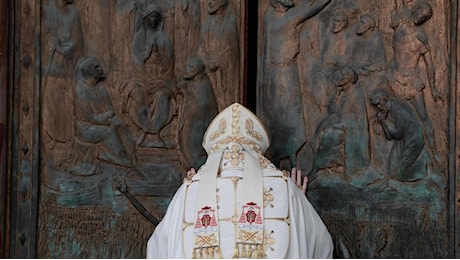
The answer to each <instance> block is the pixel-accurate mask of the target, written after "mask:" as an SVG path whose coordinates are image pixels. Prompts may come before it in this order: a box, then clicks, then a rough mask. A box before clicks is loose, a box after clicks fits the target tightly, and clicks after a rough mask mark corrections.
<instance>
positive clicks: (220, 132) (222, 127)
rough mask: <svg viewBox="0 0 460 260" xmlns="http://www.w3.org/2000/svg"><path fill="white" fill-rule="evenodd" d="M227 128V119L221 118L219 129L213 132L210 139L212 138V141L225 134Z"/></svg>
mask: <svg viewBox="0 0 460 260" xmlns="http://www.w3.org/2000/svg"><path fill="white" fill-rule="evenodd" d="M226 130H227V121H226V120H225V119H221V120H220V121H219V129H218V130H216V131H215V132H214V133H212V135H211V137H210V138H209V139H211V141H214V140H215V139H216V138H218V137H219V136H221V135H223V134H225V132H226Z"/></svg>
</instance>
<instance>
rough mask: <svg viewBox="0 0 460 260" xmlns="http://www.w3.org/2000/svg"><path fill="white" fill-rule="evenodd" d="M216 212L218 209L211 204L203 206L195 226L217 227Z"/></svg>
mask: <svg viewBox="0 0 460 260" xmlns="http://www.w3.org/2000/svg"><path fill="white" fill-rule="evenodd" d="M215 212H216V210H215V209H213V208H211V207H209V206H206V207H203V208H201V210H200V211H198V218H197V220H196V222H195V228H198V229H201V228H208V227H214V228H215V227H217V221H216V215H215Z"/></svg>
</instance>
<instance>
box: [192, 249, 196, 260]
mask: <svg viewBox="0 0 460 260" xmlns="http://www.w3.org/2000/svg"><path fill="white" fill-rule="evenodd" d="M192 259H196V249H195V248H194V249H193V253H192Z"/></svg>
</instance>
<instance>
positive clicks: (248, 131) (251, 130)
mask: <svg viewBox="0 0 460 260" xmlns="http://www.w3.org/2000/svg"><path fill="white" fill-rule="evenodd" d="M245 128H246V134H248V135H249V136H251V137H253V138H254V139H256V140H257V141H259V142H262V141H263V140H264V138H263V137H262V135H261V134H260V133H258V132H257V131H256V130H254V122H252V120H251V119H246V125H245Z"/></svg>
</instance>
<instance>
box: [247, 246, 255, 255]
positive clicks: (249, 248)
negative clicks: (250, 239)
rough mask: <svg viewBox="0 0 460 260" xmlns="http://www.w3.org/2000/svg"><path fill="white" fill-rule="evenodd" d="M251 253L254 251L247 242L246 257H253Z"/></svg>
mask: <svg viewBox="0 0 460 260" xmlns="http://www.w3.org/2000/svg"><path fill="white" fill-rule="evenodd" d="M253 253H254V250H252V246H251V244H249V245H248V255H247V257H248V258H254V257H253Z"/></svg>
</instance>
